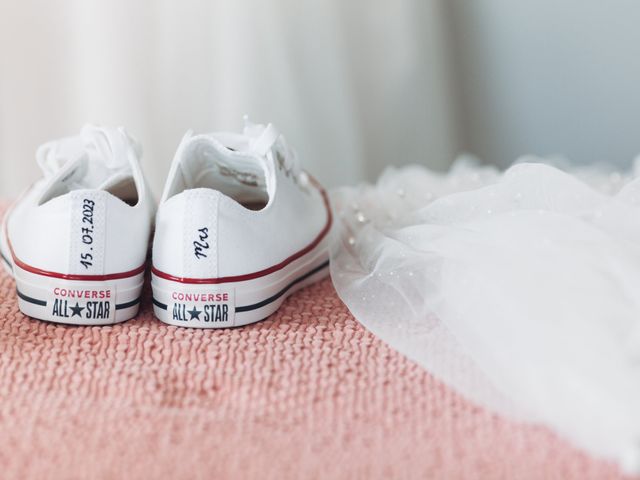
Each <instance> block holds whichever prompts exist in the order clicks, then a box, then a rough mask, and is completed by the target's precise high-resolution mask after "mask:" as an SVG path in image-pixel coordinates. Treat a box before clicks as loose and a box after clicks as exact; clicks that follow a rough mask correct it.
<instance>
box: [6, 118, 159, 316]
mask: <svg viewBox="0 0 640 480" xmlns="http://www.w3.org/2000/svg"><path fill="white" fill-rule="evenodd" d="M139 157H140V148H139V146H138V145H137V143H135V141H133V140H132V139H131V138H130V137H129V136H128V135H127V134H126V132H125V131H124V129H122V128H117V129H116V128H98V127H93V126H86V127H84V128H83V129H82V132H81V133H80V135H78V136H75V137H69V138H64V139H62V140H58V141H54V142H50V143H47V144H45V145H43V146H42V147H40V149H39V150H38V153H37V160H38V163H39V164H40V167H41V168H42V170H43V171H44V178H43V179H42V180H40V181H38V182H36V183H35V184H34V185H32V186H31V187H30V188H29V189H28V190H27V191H26V192H25V193H24V194H23V195H22V197H21V198H20V199H19V200H18V201H17V202H16V203H15V204H14V206H13V207H12V208H11V210H10V211H9V212H8V213H7V215H6V216H5V219H4V222H3V226H2V233H1V234H0V253H1V254H2V260H3V263H5V266H6V267H8V269H9V271H10V273H13V275H14V277H15V281H16V288H17V293H18V297H19V298H18V305H19V307H20V310H21V311H22V312H23V313H24V314H25V315H28V316H30V317H35V318H38V319H41V320H48V321H52V322H58V323H69V324H74V325H107V324H112V323H116V322H121V321H124V320H127V319H129V318H131V317H133V316H134V315H135V314H136V313H137V311H138V306H139V303H140V292H141V288H142V283H143V280H144V278H143V277H144V270H145V260H146V256H147V250H148V244H149V237H150V230H151V225H152V221H153V214H154V204H153V200H152V199H151V196H150V192H149V189H148V187H147V185H146V184H145V180H144V178H143V176H142V171H141V170H140V165H139V163H138V158H139Z"/></svg>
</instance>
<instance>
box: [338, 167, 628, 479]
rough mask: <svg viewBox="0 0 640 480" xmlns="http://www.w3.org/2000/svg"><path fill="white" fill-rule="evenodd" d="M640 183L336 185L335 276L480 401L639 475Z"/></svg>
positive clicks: (549, 171) (532, 179)
mask: <svg viewBox="0 0 640 480" xmlns="http://www.w3.org/2000/svg"><path fill="white" fill-rule="evenodd" d="M636 170H637V169H636ZM635 177H636V174H635V172H629V173H628V174H624V175H621V174H619V173H616V172H606V171H603V170H598V169H594V168H591V169H583V170H575V169H574V170H571V171H570V172H567V171H563V170H561V169H559V168H556V167H552V166H549V165H546V164H542V163H539V162H537V163H531V162H530V163H520V164H517V165H515V166H513V167H511V168H510V169H509V170H507V171H506V172H504V173H501V172H499V171H498V170H496V169H494V168H491V167H481V166H478V165H477V164H474V163H471V162H469V161H466V160H462V161H459V162H458V163H456V165H455V166H454V167H453V169H452V170H451V171H450V172H449V173H447V174H437V173H434V172H431V171H429V170H427V169H425V168H423V167H418V166H413V167H407V168H403V169H400V170H396V169H389V170H387V171H386V172H385V173H384V174H383V175H382V176H381V178H380V179H379V181H378V182H377V184H376V185H374V186H371V185H362V186H359V187H349V188H343V189H340V190H338V191H336V192H334V195H333V202H334V207H335V209H336V212H337V229H338V231H337V236H336V241H335V242H334V249H333V253H332V265H331V274H332V278H333V282H334V284H335V286H336V289H337V291H338V294H339V295H340V297H341V298H342V300H343V301H344V302H345V303H346V305H347V306H348V307H349V309H350V310H351V311H352V313H353V314H354V315H355V317H356V318H357V319H358V320H359V321H360V322H361V323H363V324H364V325H365V326H366V327H367V328H368V329H369V330H371V331H372V332H373V333H375V334H376V335H378V336H379V337H381V338H382V339H383V340H385V341H386V342H388V343H389V344H390V345H391V346H392V347H394V348H396V349H397V350H399V351H400V352H402V353H404V354H406V355H407V356H409V357H410V358H412V359H413V360H415V361H416V362H418V363H419V364H421V365H422V366H424V367H425V368H426V369H427V370H429V371H430V372H432V373H433V374H434V375H435V376H437V377H438V378H440V379H442V380H443V381H445V382H446V383H448V384H449V385H451V386H452V387H453V388H455V389H456V390H458V391H459V392H460V393H462V394H463V395H465V396H467V397H468V398H470V399H471V400H473V401H476V402H478V403H480V404H482V405H484V406H486V407H489V408H491V409H493V410H496V411H497V412H499V413H502V414H504V415H508V416H509V417H511V418H515V419H518V420H524V421H532V422H540V423H543V424H545V425H547V426H549V427H551V428H552V429H554V430H555V431H557V432H558V433H559V434H561V435H563V436H564V437H565V438H568V439H569V440H570V441H572V442H573V443H574V444H575V445H577V446H579V447H581V448H583V449H586V450H587V451H589V452H591V453H593V454H595V455H597V456H601V457H605V458H609V459H614V460H616V461H618V462H620V464H621V465H622V466H623V467H624V468H625V469H627V470H631V471H638V467H639V464H638V461H639V460H638V459H639V453H638V452H640V328H639V327H640V179H639V180H635Z"/></svg>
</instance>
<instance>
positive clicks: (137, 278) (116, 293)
mask: <svg viewBox="0 0 640 480" xmlns="http://www.w3.org/2000/svg"><path fill="white" fill-rule="evenodd" d="M0 260H1V263H2V264H3V266H4V268H5V269H6V270H7V272H8V273H9V274H10V275H12V276H13V278H14V279H15V282H16V293H17V296H18V308H19V309H20V311H21V312H22V313H24V314H25V315H27V316H29V317H32V318H35V319H38V320H44V321H47V322H53V323H62V324H67V325H89V326H91V325H113V324H116V323H120V322H124V321H126V320H129V319H131V318H133V317H135V316H136V314H137V313H138V309H139V307H140V296H141V293H142V286H143V283H144V271H142V272H141V273H138V274H136V275H132V276H130V277H127V278H118V279H113V280H106V281H104V280H95V281H92V280H82V281H78V280H68V279H63V278H54V277H52V276H45V275H39V274H36V273H33V272H29V271H27V270H25V269H23V268H21V267H19V266H18V265H16V264H15V262H13V260H12V257H11V255H10V254H9V248H8V245H7V240H6V238H5V235H4V229H2V233H0Z"/></svg>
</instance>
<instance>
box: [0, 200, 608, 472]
mask: <svg viewBox="0 0 640 480" xmlns="http://www.w3.org/2000/svg"><path fill="white" fill-rule="evenodd" d="M3 209H4V207H3V206H2V205H1V204H0V216H1V215H2V210H3ZM14 288H15V286H14V283H13V280H12V279H11V278H10V277H9V276H8V275H7V274H6V273H4V271H2V272H1V273H0V477H1V478H3V479H10V478H16V479H25V478H78V479H80V478H105V479H106V478H109V479H110V478H113V479H121V478H141V479H149V478H168V479H182V478H185V479H186V478H189V479H198V478H202V479H211V478H256V479H257V478H259V479H270V478H273V479H287V478H331V479H340V478H367V479H369V478H448V479H449V478H451V479H455V478H467V479H468V478H505V479H514V478H531V479H540V478H549V479H551V478H557V479H581V480H584V479H599V480H600V479H606V478H618V474H617V473H616V469H615V468H614V467H613V466H612V465H610V464H606V463H603V462H599V461H596V460H592V459H590V458H588V457H586V456H585V455H583V454H581V453H579V452H578V451H576V450H574V449H572V448H571V447H570V446H568V445H567V444H565V443H564V442H562V441H561V440H559V439H558V438H557V437H555V436H554V435H553V434H551V433H550V432H548V431H547V430H545V429H543V428H539V427H531V426H522V425H517V424H514V423H511V422H508V421H506V420H503V419H501V418H498V417H496V416H494V415H492V414H490V413H489V412H487V411H485V410H482V409H480V408H478V407H476V406H474V405H473V404H471V403H469V402H467V401H465V400H464V399H462V398H461V397H459V396H458V395H456V394H455V393H454V392H452V391H451V390H450V389H448V388H446V387H445V386H444V385H443V384H441V383H440V382H438V381H437V380H435V379H434V378H433V377H431V376H430V375H429V374H428V373H426V372H425V371H424V370H422V369H421V368H420V367H418V366H416V365H415V364H413V363H412V362H411V361H409V360H407V359H406V358H404V357H403V356H401V355H400V354H398V353H396V352H395V351H393V350H391V349H390V348H389V347H387V346H386V345H385V344H383V343H382V342H381V341H379V340H378V339H376V338H375V337H374V336H373V335H371V334H370V333H368V332H367V331H365V330H363V328H362V327H361V326H360V325H359V324H358V322H357V321H356V320H355V319H354V318H353V317H352V316H351V315H350V313H349V311H348V310H347V309H346V307H345V306H344V305H343V304H342V303H341V302H340V300H339V299H338V297H337V296H336V294H335V291H334V290H333V287H332V285H331V282H330V280H325V281H323V282H320V283H319V284H316V285H314V286H312V287H309V288H307V289H305V290H302V291H300V292H298V293H297V294H295V295H294V296H293V297H291V298H290V299H289V300H288V301H287V302H286V303H285V304H284V305H283V307H282V308H281V309H280V310H279V311H278V312H277V314H276V315H274V316H272V317H271V318H270V319H268V320H266V321H264V322H262V323H259V324H255V325H252V326H249V327H242V328H237V329H226V330H208V331H206V330H189V329H183V328H176V327H169V326H167V325H164V324H162V323H160V322H159V321H157V320H155V319H154V318H153V315H152V312H151V308H150V298H149V295H148V294H147V295H146V296H145V299H144V301H143V304H142V310H141V313H140V315H139V316H138V318H136V319H134V320H131V321H129V322H126V323H124V324H121V325H117V326H114V327H66V326H60V325H53V324H47V323H44V322H40V321H37V320H32V319H29V318H26V317H24V316H23V315H22V314H21V313H20V312H19V310H18V307H17V302H16V297H15V290H14Z"/></svg>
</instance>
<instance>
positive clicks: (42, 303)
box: [16, 289, 47, 307]
mask: <svg viewBox="0 0 640 480" xmlns="http://www.w3.org/2000/svg"><path fill="white" fill-rule="evenodd" d="M16 293H17V294H18V296H19V297H20V298H21V299H22V300H24V301H25V302H29V303H33V304H34V305H40V306H41V307H46V306H47V302H45V301H44V300H38V299H37V298H33V297H29V296H27V295H25V294H24V293H22V292H21V291H20V290H18V289H16Z"/></svg>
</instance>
